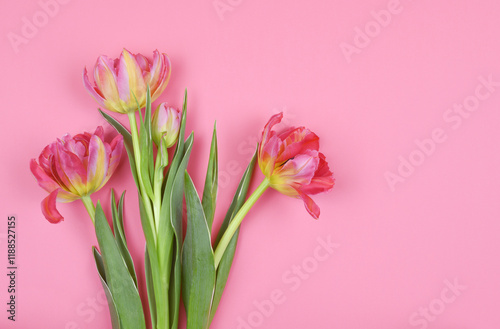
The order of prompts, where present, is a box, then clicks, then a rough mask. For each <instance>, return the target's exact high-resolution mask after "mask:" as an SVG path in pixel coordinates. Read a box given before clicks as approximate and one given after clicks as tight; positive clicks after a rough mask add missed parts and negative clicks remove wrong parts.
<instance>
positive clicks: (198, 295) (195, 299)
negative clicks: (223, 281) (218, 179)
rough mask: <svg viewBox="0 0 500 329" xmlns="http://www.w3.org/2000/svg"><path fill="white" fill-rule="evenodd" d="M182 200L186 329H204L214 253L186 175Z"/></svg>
mask: <svg viewBox="0 0 500 329" xmlns="http://www.w3.org/2000/svg"><path fill="white" fill-rule="evenodd" d="M185 197H186V206H187V218H188V223H187V231H186V237H185V240H184V245H183V247H182V296H183V300H184V306H185V307H186V317H187V329H205V328H208V323H209V318H210V306H211V304H212V296H213V293H214V288H215V264H214V253H213V250H212V244H211V241H210V230H209V228H208V225H207V222H206V219H205V213H204V212H203V207H202V205H201V202H200V199H199V197H198V193H197V192H196V188H195V187H194V184H193V181H192V180H191V178H190V177H189V174H188V173H187V171H186V174H185Z"/></svg>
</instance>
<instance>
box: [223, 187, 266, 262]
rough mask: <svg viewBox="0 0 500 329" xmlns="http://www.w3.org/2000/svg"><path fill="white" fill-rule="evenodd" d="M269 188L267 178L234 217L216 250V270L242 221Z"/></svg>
mask: <svg viewBox="0 0 500 329" xmlns="http://www.w3.org/2000/svg"><path fill="white" fill-rule="evenodd" d="M268 187H269V181H268V180H267V178H264V180H263V181H262V183H260V185H259V186H258V187H257V189H255V191H254V192H253V193H252V195H250V197H249V198H248V199H247V201H245V203H244V204H243V206H241V208H240V210H239V211H238V212H237V213H236V215H235V216H234V217H233V219H232V220H231V222H230V223H229V225H228V227H227V229H226V232H224V235H223V236H222V238H221V239H220V241H219V244H218V245H217V248H216V249H215V255H214V258H215V269H217V267H219V263H220V260H221V259H222V255H224V252H225V251H226V248H227V245H228V244H229V242H230V241H231V239H232V238H233V235H234V233H235V232H236V230H237V229H238V228H239V227H240V224H241V221H242V220H243V218H245V216H246V214H247V213H248V211H249V210H250V209H251V208H252V206H253V205H254V204H255V202H257V200H258V199H259V198H260V197H261V195H262V194H263V193H264V192H265V191H266V190H267V188H268Z"/></svg>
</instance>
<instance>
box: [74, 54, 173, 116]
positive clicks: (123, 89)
mask: <svg viewBox="0 0 500 329" xmlns="http://www.w3.org/2000/svg"><path fill="white" fill-rule="evenodd" d="M170 72H171V67H170V60H169V59H168V57H167V55H166V54H160V53H159V52H158V50H155V51H154V52H153V61H152V62H150V61H149V60H148V59H147V58H146V57H144V56H143V55H141V54H137V55H134V54H132V53H131V52H129V51H128V50H126V49H123V51H122V53H121V55H120V58H118V59H114V60H113V59H111V58H108V57H107V56H100V57H99V58H98V59H97V62H96V64H95V67H94V85H92V84H91V83H90V80H89V78H88V74H87V68H84V70H83V84H84V85H85V88H86V89H87V91H88V92H89V93H90V94H91V95H92V97H94V99H95V100H96V101H97V102H98V103H99V104H100V105H101V106H102V107H104V108H106V109H108V110H110V111H113V112H118V113H134V112H135V111H136V110H137V109H139V108H143V107H144V106H146V93H147V87H148V86H149V89H150V92H151V101H152V102H153V101H154V100H156V99H157V98H158V97H159V96H160V94H161V93H162V92H163V91H164V90H165V87H166V86H167V83H168V80H169V78H170Z"/></svg>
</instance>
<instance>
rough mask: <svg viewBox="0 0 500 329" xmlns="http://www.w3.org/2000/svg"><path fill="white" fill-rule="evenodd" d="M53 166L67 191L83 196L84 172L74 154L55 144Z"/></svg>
mask: <svg viewBox="0 0 500 329" xmlns="http://www.w3.org/2000/svg"><path fill="white" fill-rule="evenodd" d="M54 166H55V169H56V172H57V175H58V177H59V178H60V179H61V181H62V182H63V183H64V186H65V187H66V190H67V191H69V192H71V193H73V194H76V195H85V191H86V185H87V175H86V170H85V166H84V164H83V162H82V160H81V159H80V158H79V157H78V156H77V155H76V154H74V153H71V152H70V151H68V150H67V149H65V147H64V145H62V144H57V153H56V156H55V157H54Z"/></svg>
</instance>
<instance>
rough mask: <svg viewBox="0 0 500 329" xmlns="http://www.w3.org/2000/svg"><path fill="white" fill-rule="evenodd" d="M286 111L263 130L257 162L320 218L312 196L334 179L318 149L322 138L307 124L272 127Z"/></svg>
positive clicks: (277, 185)
mask: <svg viewBox="0 0 500 329" xmlns="http://www.w3.org/2000/svg"><path fill="white" fill-rule="evenodd" d="M282 118H283V113H279V114H276V115H274V116H272V117H271V119H270V120H269V122H268V123H267V125H266V126H265V128H264V131H263V132H262V139H261V141H260V143H259V151H258V161H259V167H260V169H261V171H262V173H263V174H264V175H265V176H266V178H267V180H268V181H269V186H270V187H272V188H274V189H275V190H277V191H279V192H281V193H283V194H285V195H288V196H291V197H295V198H300V199H302V200H303V201H304V205H305V207H306V209H307V211H308V212H309V214H310V215H311V216H312V217H314V218H318V217H319V213H320V210H319V207H318V205H317V204H316V203H315V202H314V201H313V200H312V199H311V197H310V196H309V195H313V194H318V193H321V192H327V191H329V190H331V189H332V188H333V185H334V183H335V180H334V178H333V174H332V172H331V171H330V169H329V168H328V163H327V162H326V160H325V156H324V155H323V154H322V153H320V152H319V137H318V136H317V135H316V134H314V133H313V132H311V131H310V130H308V129H306V128H304V127H298V128H295V127H292V128H288V129H286V130H284V131H283V132H280V133H277V132H275V131H273V130H272V128H273V126H275V125H276V124H278V123H279V122H281V120H282Z"/></svg>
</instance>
